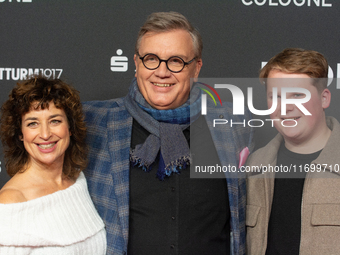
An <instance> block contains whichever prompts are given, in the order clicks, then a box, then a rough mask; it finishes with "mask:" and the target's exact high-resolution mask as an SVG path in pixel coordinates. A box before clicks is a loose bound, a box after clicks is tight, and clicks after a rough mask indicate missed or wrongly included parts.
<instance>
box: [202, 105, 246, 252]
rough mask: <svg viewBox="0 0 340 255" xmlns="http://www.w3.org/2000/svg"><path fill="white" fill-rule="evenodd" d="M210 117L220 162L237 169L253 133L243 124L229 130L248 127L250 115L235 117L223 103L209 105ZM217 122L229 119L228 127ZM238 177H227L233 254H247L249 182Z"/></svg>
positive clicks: (208, 119)
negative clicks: (246, 229)
mask: <svg viewBox="0 0 340 255" xmlns="http://www.w3.org/2000/svg"><path fill="white" fill-rule="evenodd" d="M207 112H208V114H207V115H206V120H207V123H208V127H209V129H210V132H211V137H212V139H213V141H214V144H215V148H216V151H217V154H218V156H219V159H220V162H221V164H222V165H224V166H229V165H230V166H235V167H236V168H237V169H238V165H239V154H240V152H241V151H242V150H243V148H245V147H248V148H249V149H250V150H251V149H252V131H251V128H249V127H248V126H245V127H244V125H243V124H238V125H233V127H230V119H232V120H233V122H239V123H240V122H243V120H244V119H245V121H246V122H245V123H247V120H248V119H249V118H250V115H249V114H248V115H245V116H233V115H232V107H231V104H230V103H226V102H223V106H215V105H212V104H209V101H208V107H207ZM214 119H226V120H228V123H227V124H225V125H216V126H215V127H213V120H214ZM237 175H238V174H237V173H236V174H235V173H226V178H227V183H228V197H229V204H230V214H231V222H230V223H231V229H232V240H233V247H232V250H233V254H245V206H246V180H245V178H244V177H245V176H240V175H238V177H241V178H235V177H236V176H237Z"/></svg>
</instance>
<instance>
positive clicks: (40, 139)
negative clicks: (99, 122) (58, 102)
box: [21, 102, 71, 166]
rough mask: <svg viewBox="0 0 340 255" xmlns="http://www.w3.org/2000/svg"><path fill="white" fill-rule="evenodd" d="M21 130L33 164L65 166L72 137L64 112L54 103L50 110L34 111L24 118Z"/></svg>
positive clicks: (51, 104)
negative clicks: (65, 158)
mask: <svg viewBox="0 0 340 255" xmlns="http://www.w3.org/2000/svg"><path fill="white" fill-rule="evenodd" d="M21 130H22V141H23V143H24V146H25V149H26V151H27V152H28V154H29V156H30V163H31V164H33V165H34V164H38V165H48V166H51V165H53V164H55V165H61V166H62V165H63V162H64V156H65V151H66V149H67V148H68V146H69V144H70V135H71V134H70V131H69V125H68V121H67V117H66V114H65V112H64V110H62V109H58V108H56V107H55V105H54V103H53V102H50V103H49V108H48V109H44V110H42V109H38V110H34V109H32V110H31V111H29V112H28V113H26V114H25V115H23V116H22V127H21Z"/></svg>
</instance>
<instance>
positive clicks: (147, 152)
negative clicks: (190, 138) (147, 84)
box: [124, 79, 201, 180]
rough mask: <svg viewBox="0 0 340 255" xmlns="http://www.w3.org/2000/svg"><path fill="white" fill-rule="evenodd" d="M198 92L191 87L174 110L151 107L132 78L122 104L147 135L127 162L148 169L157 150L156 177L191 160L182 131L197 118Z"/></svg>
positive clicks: (174, 169) (161, 177)
mask: <svg viewBox="0 0 340 255" xmlns="http://www.w3.org/2000/svg"><path fill="white" fill-rule="evenodd" d="M200 95H201V92H200V90H199V89H192V90H191V96H190V97H189V99H188V100H187V102H186V103H185V104H183V105H182V106H181V107H179V108H177V109H170V110H157V109H154V108H152V107H151V106H150V105H149V104H148V103H147V102H146V100H145V99H144V97H143V95H142V94H141V93H140V92H139V89H138V85H137V80H136V79H134V80H133V81H132V84H131V86H130V89H129V93H128V95H127V96H126V97H125V99H124V104H125V107H126V109H127V110H128V112H129V113H130V114H131V116H132V117H133V118H134V119H135V120H136V121H137V122H138V123H139V124H140V125H141V126H142V127H144V128H145V129H146V130H147V131H149V132H150V135H149V136H148V137H147V139H146V140H145V142H144V143H143V144H138V145H137V146H136V148H135V149H134V150H132V151H131V152H130V161H131V162H132V164H133V165H137V166H138V167H141V168H142V169H143V170H144V171H146V172H148V171H150V170H151V165H152V163H153V162H154V161H155V159H156V157H157V155H158V152H160V158H159V166H158V171H157V177H158V178H159V179H160V180H164V177H165V176H170V175H171V174H172V173H179V172H180V170H181V169H185V168H186V167H187V165H189V164H190V162H191V157H190V150H189V145H188V142H187V140H186V138H185V136H184V134H183V130H184V129H186V128H187V127H189V125H190V121H191V122H193V121H194V120H195V119H197V118H198V116H199V113H200V111H201V97H200ZM190 113H191V114H190Z"/></svg>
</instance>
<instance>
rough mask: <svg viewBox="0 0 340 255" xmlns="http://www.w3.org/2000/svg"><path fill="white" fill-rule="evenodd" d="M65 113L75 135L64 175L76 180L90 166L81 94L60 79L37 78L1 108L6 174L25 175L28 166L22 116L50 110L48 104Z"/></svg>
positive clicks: (19, 87) (14, 91) (18, 89)
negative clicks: (40, 110) (34, 110)
mask: <svg viewBox="0 0 340 255" xmlns="http://www.w3.org/2000/svg"><path fill="white" fill-rule="evenodd" d="M51 102H53V103H54V105H55V107H56V108H58V109H62V110H64V112H65V114H66V116H67V120H68V124H69V129H70V132H71V134H72V136H71V137H70V145H69V147H68V148H67V150H66V152H65V158H64V166H63V173H64V175H65V176H67V177H74V176H75V175H76V174H77V173H78V172H79V171H82V170H84V169H85V167H86V165H87V151H88V149H87V145H86V141H85V139H86V126H85V122H84V115H83V110H82V105H81V102H80V97H79V92H78V91H77V90H75V89H74V88H72V87H71V86H70V85H68V84H67V83H65V82H63V81H61V80H60V79H47V78H45V77H42V76H35V77H32V78H30V79H28V80H25V81H22V82H19V83H17V86H16V87H15V88H13V89H12V91H11V92H10V94H9V99H8V100H7V101H6V102H5V103H4V104H3V105H2V107H1V118H0V121H1V128H0V136H1V142H2V144H3V147H4V156H5V162H6V170H7V173H8V174H9V175H10V176H11V177H12V176H14V175H15V174H16V173H17V172H24V171H25V169H24V167H25V165H26V164H27V163H28V162H29V154H28V152H27V151H26V150H25V147H24V145H23V142H22V141H21V140H20V138H21V137H22V130H21V124H22V123H21V122H22V116H23V115H25V114H26V113H28V112H29V111H30V110H31V109H32V107H33V105H34V109H42V110H43V109H48V108H49V103H51Z"/></svg>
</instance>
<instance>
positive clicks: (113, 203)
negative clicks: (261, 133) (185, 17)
mask: <svg viewBox="0 0 340 255" xmlns="http://www.w3.org/2000/svg"><path fill="white" fill-rule="evenodd" d="M123 100H124V99H123V98H119V99H113V100H108V101H91V102H85V103H84V112H85V119H86V123H87V128H88V136H87V142H88V145H89V149H90V151H89V165H88V167H87V169H86V170H85V171H84V172H85V175H86V178H87V182H88V188H89V192H90V195H91V198H92V200H93V202H94V205H95V206H96V208H97V210H98V213H99V215H100V216H101V217H102V219H103V220H104V222H105V225H106V232H107V245H108V247H107V254H110V255H111V254H112V255H113V254H114V255H117V254H126V253H127V244H128V233H129V169H130V161H129V155H130V154H129V153H130V145H131V131H132V117H131V116H130V114H129V113H128V111H127V110H126V108H125V105H124V102H123ZM208 102H209V101H208ZM249 117H250V113H249V112H248V113H246V115H245V116H233V115H232V108H231V105H230V104H227V103H224V104H223V107H222V106H215V105H213V106H211V105H209V103H208V115H206V119H207V123H208V126H209V129H210V131H211V136H212V139H213V141H214V144H215V147H216V150H217V153H218V156H219V159H220V162H221V165H222V166H228V165H229V164H230V165H234V166H236V167H238V164H239V154H240V151H241V150H242V149H243V148H245V147H248V148H249V149H250V150H251V149H252V131H251V128H250V127H248V126H247V120H248V119H249ZM213 119H227V120H228V121H229V120H230V119H233V121H238V122H242V121H243V119H246V120H245V125H246V127H244V126H243V125H240V124H238V125H233V127H232V128H231V127H230V124H229V123H228V124H227V125H216V127H213ZM227 175H228V174H227ZM226 180H227V183H228V195H229V204H230V213H231V222H230V223H231V230H232V236H231V237H232V238H231V239H232V240H233V244H232V250H233V253H234V254H245V205H246V186H245V185H246V182H245V179H244V178H228V176H227V178H226Z"/></svg>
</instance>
